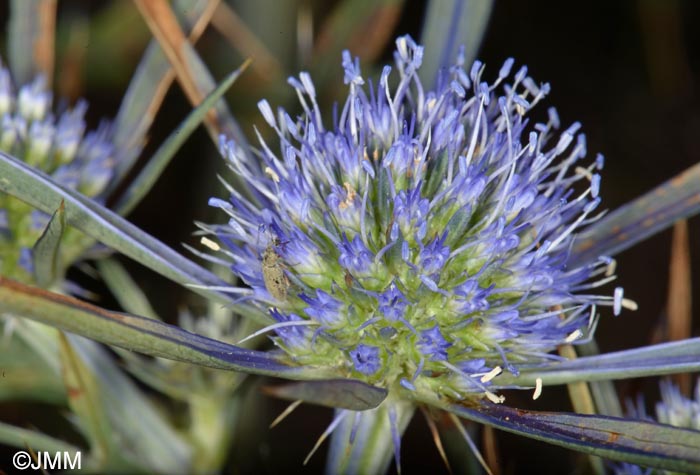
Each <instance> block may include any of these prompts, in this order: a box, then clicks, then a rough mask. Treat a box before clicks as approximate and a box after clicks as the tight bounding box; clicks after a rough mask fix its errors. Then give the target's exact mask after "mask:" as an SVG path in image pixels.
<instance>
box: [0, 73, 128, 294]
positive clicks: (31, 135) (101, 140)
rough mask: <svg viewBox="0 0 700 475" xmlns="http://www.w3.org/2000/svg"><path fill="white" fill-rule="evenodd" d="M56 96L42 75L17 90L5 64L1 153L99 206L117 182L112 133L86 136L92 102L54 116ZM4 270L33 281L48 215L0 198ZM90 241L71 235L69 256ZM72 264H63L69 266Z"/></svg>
mask: <svg viewBox="0 0 700 475" xmlns="http://www.w3.org/2000/svg"><path fill="white" fill-rule="evenodd" d="M52 101H53V96H52V94H51V92H50V91H49V90H48V89H47V84H46V80H45V78H44V77H42V76H39V77H37V78H35V79H34V80H33V81H32V82H30V83H29V84H25V85H23V86H21V87H19V89H18V91H15V89H14V86H13V83H12V79H11V75H10V71H9V70H7V69H5V68H4V67H2V63H0V151H2V152H5V153H8V154H11V155H13V156H14V157H16V158H18V159H20V160H23V161H25V162H26V163H27V164H28V165H30V166H32V167H35V168H37V169H39V170H41V171H43V172H44V173H46V174H48V175H50V176H51V178H53V179H54V180H56V181H57V182H58V183H60V184H61V185H63V186H66V187H68V188H71V189H73V190H76V191H78V192H80V193H82V194H84V195H86V196H88V197H90V198H93V199H95V200H97V201H103V200H104V198H105V196H104V194H105V190H106V189H107V187H108V185H109V184H110V182H111V181H112V179H113V178H114V176H115V174H114V166H115V162H114V146H113V144H112V141H111V137H112V128H111V127H110V126H109V125H107V124H106V123H103V124H102V125H101V126H100V127H99V128H98V129H97V130H96V131H92V132H86V125H85V120H84V116H85V112H86V111H87V103H86V102H85V101H82V100H81V101H79V102H78V103H77V104H76V105H75V106H74V107H73V108H72V109H68V110H63V111H62V112H60V113H58V114H57V115H54V114H53V113H52V110H51V106H52ZM0 216H2V217H3V218H2V219H0V268H1V269H2V272H3V273H5V274H7V275H11V276H12V277H13V278H15V279H19V280H23V281H32V271H33V264H32V254H31V249H32V246H33V245H34V243H35V242H36V241H37V239H38V238H39V236H40V235H41V233H42V232H43V230H44V228H45V226H46V223H48V216H47V215H44V214H43V213H40V212H38V211H34V210H32V208H31V207H30V206H29V205H26V204H24V203H22V202H20V201H19V200H17V199H15V198H13V197H10V196H7V195H4V194H0ZM85 241H86V238H85V237H83V236H78V233H76V232H75V231H73V230H70V229H69V230H66V233H65V235H64V240H63V241H62V247H63V250H64V251H65V252H64V254H65V255H71V256H73V257H75V256H77V255H79V254H80V250H81V249H82V246H84V242H85ZM67 264H69V263H63V264H62V266H66V265H67Z"/></svg>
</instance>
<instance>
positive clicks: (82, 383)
mask: <svg viewBox="0 0 700 475" xmlns="http://www.w3.org/2000/svg"><path fill="white" fill-rule="evenodd" d="M58 342H59V345H58V348H59V350H58V353H59V357H60V361H61V366H62V374H63V381H64V384H65V386H66V388H67V389H68V404H69V406H70V408H71V411H72V412H73V413H74V414H75V415H76V416H77V417H78V420H79V426H80V428H81V429H82V431H83V433H84V435H85V437H86V438H87V440H89V441H90V448H91V450H94V451H97V453H99V454H107V455H108V454H110V453H111V452H112V451H113V447H112V444H111V437H110V433H111V432H112V428H111V426H110V423H109V419H108V418H107V416H106V414H105V413H104V411H103V408H102V407H101V404H100V396H99V383H98V381H96V379H95V377H94V376H93V375H92V373H91V372H90V370H89V369H88V368H87V367H86V366H85V364H84V363H83V362H82V361H81V359H80V356H78V354H76V352H75V350H74V349H73V347H72V346H71V344H70V343H69V342H68V340H67V339H66V336H65V335H64V334H62V333H59V337H58Z"/></svg>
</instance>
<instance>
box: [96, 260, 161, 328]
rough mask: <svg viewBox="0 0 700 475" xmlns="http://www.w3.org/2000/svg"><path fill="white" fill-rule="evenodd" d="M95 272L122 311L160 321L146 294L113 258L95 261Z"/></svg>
mask: <svg viewBox="0 0 700 475" xmlns="http://www.w3.org/2000/svg"><path fill="white" fill-rule="evenodd" d="M97 270H98V271H99V272H100V276H102V280H103V281H104V283H105V284H106V285H107V287H108V288H109V290H110V292H112V295H114V298H116V299H117V302H119V305H120V306H121V307H122V308H123V309H124V310H126V311H127V312H129V313H135V314H137V315H143V316H144V317H147V318H153V319H156V320H161V318H160V317H159V316H158V314H157V313H156V311H155V310H154V309H153V307H152V306H151V303H150V302H149V301H148V297H146V294H145V293H144V292H143V290H141V287H140V286H139V285H138V284H137V283H136V282H134V279H132V278H131V276H130V275H129V273H128V272H127V270H126V269H125V268H124V266H122V265H121V264H120V263H119V261H117V260H116V259H113V258H106V259H100V260H99V261H97Z"/></svg>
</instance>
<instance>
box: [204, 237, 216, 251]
mask: <svg viewBox="0 0 700 475" xmlns="http://www.w3.org/2000/svg"><path fill="white" fill-rule="evenodd" d="M199 242H201V243H202V244H203V245H205V246H207V247H208V248H209V249H211V250H212V251H220V250H221V246H219V245H218V244H217V243H216V242H214V241H212V240H211V239H209V238H208V237H206V236H205V237H202V239H200V240H199Z"/></svg>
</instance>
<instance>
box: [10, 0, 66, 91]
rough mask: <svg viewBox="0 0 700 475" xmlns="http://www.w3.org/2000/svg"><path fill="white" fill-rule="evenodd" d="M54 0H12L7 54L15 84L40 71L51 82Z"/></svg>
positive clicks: (23, 81)
mask: <svg viewBox="0 0 700 475" xmlns="http://www.w3.org/2000/svg"><path fill="white" fill-rule="evenodd" d="M55 24H56V0H12V2H11V3H10V24H9V28H8V38H7V44H8V51H7V52H8V57H9V63H10V70H11V71H12V76H13V78H14V80H15V81H16V84H26V83H28V82H30V81H32V80H33V79H34V77H35V76H37V75H39V74H43V75H44V76H45V77H46V80H47V81H48V82H49V83H51V76H52V73H53V61H54V59H53V58H54V34H55Z"/></svg>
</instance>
